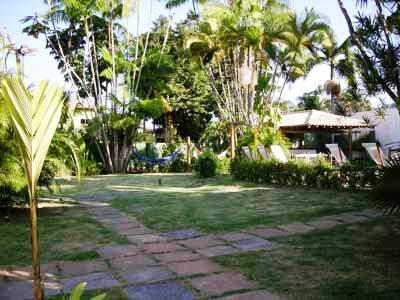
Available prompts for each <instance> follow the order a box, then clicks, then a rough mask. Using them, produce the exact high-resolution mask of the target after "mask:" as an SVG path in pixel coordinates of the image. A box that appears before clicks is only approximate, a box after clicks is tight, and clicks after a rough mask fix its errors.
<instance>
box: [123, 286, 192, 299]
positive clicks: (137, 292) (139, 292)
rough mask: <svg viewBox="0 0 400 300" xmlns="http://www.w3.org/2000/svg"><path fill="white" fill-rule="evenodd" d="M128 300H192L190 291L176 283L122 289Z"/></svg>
mask: <svg viewBox="0 0 400 300" xmlns="http://www.w3.org/2000/svg"><path fill="white" fill-rule="evenodd" d="M124 292H125V293H126V294H127V295H128V299H129V300H194V299H195V297H194V296H193V293H192V291H191V290H190V289H188V288H187V287H185V286H184V285H181V284H178V283H161V284H151V285H145V286H138V287H136V286H134V287H128V288H126V289H124Z"/></svg>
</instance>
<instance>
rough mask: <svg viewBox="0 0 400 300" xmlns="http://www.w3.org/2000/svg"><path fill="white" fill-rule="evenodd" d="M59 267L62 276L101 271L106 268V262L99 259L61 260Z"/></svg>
mask: <svg viewBox="0 0 400 300" xmlns="http://www.w3.org/2000/svg"><path fill="white" fill-rule="evenodd" d="M59 267H60V269H61V272H62V274H63V276H64V277H71V276H77V275H84V274H88V273H95V272H101V271H106V270H107V269H108V266H107V264H106V263H105V262H104V261H101V260H94V261H79V262H78V261H71V262H63V263H60V264H59Z"/></svg>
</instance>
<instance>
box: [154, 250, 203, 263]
mask: <svg viewBox="0 0 400 300" xmlns="http://www.w3.org/2000/svg"><path fill="white" fill-rule="evenodd" d="M155 257H156V258H157V259H158V260H159V261H161V262H162V263H170V262H182V261H190V260H195V259H199V258H201V256H200V255H199V254H198V253H193V252H190V251H178V252H171V253H163V254H156V255H155Z"/></svg>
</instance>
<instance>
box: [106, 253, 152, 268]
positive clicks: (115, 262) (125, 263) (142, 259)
mask: <svg viewBox="0 0 400 300" xmlns="http://www.w3.org/2000/svg"><path fill="white" fill-rule="evenodd" d="M110 263H111V266H112V267H113V268H115V269H118V270H130V269H135V268H138V267H147V266H152V265H156V264H157V263H156V261H155V260H153V259H151V258H150V257H148V256H147V255H143V254H139V255H135V256H129V257H120V258H115V259H112V260H111V261H110Z"/></svg>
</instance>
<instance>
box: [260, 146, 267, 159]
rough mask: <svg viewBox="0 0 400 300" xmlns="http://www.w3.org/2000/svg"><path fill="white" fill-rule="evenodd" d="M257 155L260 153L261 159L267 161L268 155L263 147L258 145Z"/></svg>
mask: <svg viewBox="0 0 400 300" xmlns="http://www.w3.org/2000/svg"><path fill="white" fill-rule="evenodd" d="M257 150H258V153H260V155H261V157H262V158H263V159H265V160H268V159H269V154H268V152H267V149H265V147H264V145H258V146H257Z"/></svg>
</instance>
